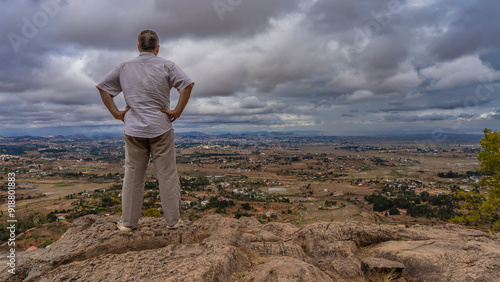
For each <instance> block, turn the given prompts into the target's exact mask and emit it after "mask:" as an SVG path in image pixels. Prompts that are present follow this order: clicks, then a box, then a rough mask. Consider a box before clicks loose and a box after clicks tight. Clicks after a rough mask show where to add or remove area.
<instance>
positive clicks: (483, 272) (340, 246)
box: [0, 215, 500, 282]
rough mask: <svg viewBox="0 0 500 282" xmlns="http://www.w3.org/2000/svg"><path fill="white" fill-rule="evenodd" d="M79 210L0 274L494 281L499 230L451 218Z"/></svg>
mask: <svg viewBox="0 0 500 282" xmlns="http://www.w3.org/2000/svg"><path fill="white" fill-rule="evenodd" d="M117 220H118V217H114V216H111V217H102V218H101V217H97V216H95V215H90V216H84V217H81V218H78V219H77V220H75V221H74V222H73V224H72V226H71V227H70V229H69V230H68V231H67V232H66V233H65V234H64V235H63V236H62V237H61V238H60V239H59V240H58V241H57V242H55V243H53V244H52V245H51V246H50V247H49V248H47V249H39V250H35V251H31V252H20V253H18V262H17V265H16V274H15V275H12V274H10V273H8V272H7V269H4V270H3V271H2V272H1V274H0V281H51V282H52V281H377V280H378V281H383V280H385V281H390V280H397V281H500V235H498V234H488V233H485V232H481V231H477V230H468V229H465V228H463V227H461V226H458V225H451V224H449V225H445V226H439V227H430V226H422V225H416V226H413V227H411V228H405V227H404V226H388V225H375V224H370V223H360V222H345V223H339V222H328V223H327V222H324V223H314V224H309V225H306V226H304V227H302V228H298V227H295V226H293V225H291V224H287V223H276V222H272V223H267V224H261V223H259V222H258V221H257V220H256V219H255V218H240V219H239V220H237V219H234V218H225V217H222V216H220V215H212V216H206V217H204V218H202V219H200V220H198V221H196V222H194V223H191V222H185V225H184V227H182V228H179V229H177V230H169V229H167V228H166V225H165V221H164V220H163V219H161V218H143V219H141V221H140V224H139V227H138V229H137V230H134V231H132V232H123V231H118V229H117V228H116V222H117Z"/></svg>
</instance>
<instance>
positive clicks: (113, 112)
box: [97, 88, 130, 121]
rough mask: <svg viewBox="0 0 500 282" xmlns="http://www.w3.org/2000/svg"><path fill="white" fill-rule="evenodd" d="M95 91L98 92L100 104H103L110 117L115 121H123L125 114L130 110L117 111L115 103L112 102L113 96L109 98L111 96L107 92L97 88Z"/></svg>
mask: <svg viewBox="0 0 500 282" xmlns="http://www.w3.org/2000/svg"><path fill="white" fill-rule="evenodd" d="M97 90H99V93H100V94H101V99H102V102H103V103H104V105H105V106H106V108H108V111H109V112H110V113H111V115H112V116H113V117H114V118H115V119H118V120H121V121H123V118H124V117H125V113H126V112H128V110H130V108H129V107H127V108H126V109H125V110H123V111H120V110H118V108H117V107H116V104H115V101H113V96H111V94H109V93H108V92H106V91H104V90H101V89H99V88H97Z"/></svg>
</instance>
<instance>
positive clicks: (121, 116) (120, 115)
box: [113, 107, 130, 121]
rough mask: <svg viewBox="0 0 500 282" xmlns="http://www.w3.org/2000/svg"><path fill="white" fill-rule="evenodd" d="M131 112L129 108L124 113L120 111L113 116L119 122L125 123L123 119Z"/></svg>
mask: <svg viewBox="0 0 500 282" xmlns="http://www.w3.org/2000/svg"><path fill="white" fill-rule="evenodd" d="M129 110H130V107H127V108H126V109H125V110H123V111H118V112H116V113H114V114H113V117H114V118H115V119H117V120H121V121H124V120H123V119H124V118H125V114H126V113H127V112H128V111H129Z"/></svg>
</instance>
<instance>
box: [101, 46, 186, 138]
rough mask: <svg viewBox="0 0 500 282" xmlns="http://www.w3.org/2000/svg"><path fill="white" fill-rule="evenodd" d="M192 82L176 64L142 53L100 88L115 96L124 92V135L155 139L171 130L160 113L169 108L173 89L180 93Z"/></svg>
mask: <svg viewBox="0 0 500 282" xmlns="http://www.w3.org/2000/svg"><path fill="white" fill-rule="evenodd" d="M191 83H192V81H191V80H190V79H189V77H188V76H187V75H186V74H185V73H184V72H183V71H182V70H181V69H180V68H179V67H178V66H177V65H176V64H174V63H173V62H171V61H169V60H166V59H163V58H161V57H157V56H155V55H154V54H152V53H150V52H141V53H140V55H139V56H137V57H135V58H133V59H131V60H128V61H126V62H124V63H122V64H120V65H118V66H117V67H116V68H115V69H114V70H113V71H112V72H110V73H109V74H108V75H107V76H106V77H105V79H104V80H103V83H102V85H98V87H99V88H101V89H103V90H105V91H107V92H108V93H110V94H111V95H113V96H116V95H118V94H119V93H120V92H121V91H123V95H124V97H125V101H126V102H127V106H128V107H130V110H129V111H128V112H127V114H126V115H125V119H124V122H125V134H127V135H130V136H134V137H144V138H152V137H156V136H159V135H161V134H163V133H165V132H166V131H168V130H170V129H172V123H171V121H170V119H169V118H168V116H167V115H166V114H164V113H162V112H161V110H162V109H163V110H168V109H170V89H171V88H172V87H174V88H176V89H177V90H179V92H180V91H181V90H182V89H184V88H185V87H186V86H188V85H190V84H191Z"/></svg>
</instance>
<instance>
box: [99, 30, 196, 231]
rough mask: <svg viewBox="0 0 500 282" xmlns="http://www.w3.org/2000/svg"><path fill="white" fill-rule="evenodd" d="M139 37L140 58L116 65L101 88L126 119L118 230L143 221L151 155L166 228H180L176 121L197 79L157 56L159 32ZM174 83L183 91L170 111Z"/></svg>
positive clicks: (105, 100) (119, 116) (107, 101)
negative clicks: (119, 99)
mask: <svg viewBox="0 0 500 282" xmlns="http://www.w3.org/2000/svg"><path fill="white" fill-rule="evenodd" d="M138 41H139V43H138V44H137V48H138V50H139V52H140V54H139V56H137V57H135V58H133V59H131V60H128V61H126V62H124V63H121V64H119V65H118V66H116V67H115V68H114V69H113V70H112V71H111V72H110V73H108V74H107V75H106V76H105V77H104V79H103V80H102V81H101V82H100V83H99V84H97V86H96V87H97V89H98V90H99V93H100V94H101V98H102V101H103V103H104V105H106V107H107V108H108V110H109V112H110V113H111V115H113V117H114V118H115V119H118V120H121V121H123V122H124V123H125V178H124V181H123V190H122V219H121V221H120V222H118V229H120V230H122V231H130V230H132V228H133V227H135V226H136V225H137V224H138V222H139V216H140V214H141V210H142V203H143V195H144V176H145V173H146V168H147V165H148V161H149V156H150V155H151V157H152V159H153V163H154V165H155V169H156V174H157V176H158V181H159V183H160V198H161V205H162V207H163V213H164V217H165V220H166V221H167V228H177V227H179V226H181V225H182V222H181V220H180V217H179V202H180V183H179V177H178V176H177V168H176V165H175V148H174V130H173V128H172V122H173V121H175V120H176V119H177V118H179V117H180V116H181V114H182V111H183V110H184V107H186V104H187V102H188V100H189V97H190V95H191V89H192V88H193V85H194V82H193V81H192V80H191V79H190V78H189V77H188V76H187V75H186V74H185V73H184V72H183V71H182V70H181V69H180V68H179V67H178V66H177V65H176V64H175V63H173V62H171V61H169V60H165V59H163V58H160V57H157V55H158V51H159V50H160V45H159V39H158V35H157V34H156V33H155V32H154V31H152V30H143V31H141V33H140V34H139V36H138ZM172 87H174V88H175V89H177V91H179V93H180V97H179V101H178V102H177V106H176V107H175V109H174V110H170V89H171V88H172ZM122 91H123V96H124V98H125V101H126V103H127V107H126V109H125V110H123V111H120V110H118V108H117V107H116V105H115V103H114V101H113V98H114V97H115V96H116V95H118V94H119V93H120V92H122Z"/></svg>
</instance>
